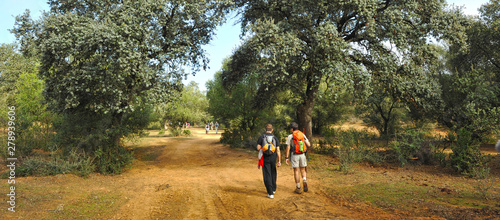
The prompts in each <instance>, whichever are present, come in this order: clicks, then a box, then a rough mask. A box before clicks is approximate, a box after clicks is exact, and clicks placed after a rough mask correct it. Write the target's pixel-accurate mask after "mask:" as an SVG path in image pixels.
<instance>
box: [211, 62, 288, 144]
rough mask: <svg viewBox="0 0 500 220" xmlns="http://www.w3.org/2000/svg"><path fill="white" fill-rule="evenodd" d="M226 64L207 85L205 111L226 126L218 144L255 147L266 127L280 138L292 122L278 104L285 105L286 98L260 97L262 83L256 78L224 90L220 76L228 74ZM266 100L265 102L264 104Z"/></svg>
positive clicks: (284, 107)
mask: <svg viewBox="0 0 500 220" xmlns="http://www.w3.org/2000/svg"><path fill="white" fill-rule="evenodd" d="M228 62H229V60H226V61H225V64H224V66H223V69H222V71H219V72H217V73H216V74H215V79H214V80H213V81H209V82H208V83H207V88H208V91H207V98H208V100H210V101H209V108H208V111H209V113H210V114H211V115H213V116H214V117H215V118H216V119H221V120H219V122H221V123H224V124H225V125H226V130H225V131H224V133H222V137H221V142H222V143H225V144H228V145H230V146H232V147H255V145H256V143H254V142H255V141H256V140H257V138H258V137H259V136H260V134H262V133H263V128H264V126H265V125H266V124H268V123H271V124H273V127H274V135H275V136H277V137H278V138H282V137H283V135H284V134H283V132H281V131H283V128H285V127H286V126H287V121H288V122H290V121H291V119H290V117H289V114H290V112H289V109H288V107H287V105H286V104H281V103H285V100H286V99H287V97H288V96H287V94H278V95H276V96H273V97H266V95H265V94H260V93H259V88H260V87H261V82H260V81H259V79H258V76H257V75H249V76H248V77H247V78H246V79H245V80H244V81H243V82H239V83H237V84H235V85H233V86H232V87H225V86H224V85H223V81H224V78H223V75H224V74H223V73H224V71H228V69H227V68H228V66H227V64H228ZM255 97H261V98H259V99H256V98H255ZM266 98H267V99H268V100H264V99H266ZM272 103H275V104H272ZM285 137H286V136H285ZM252 145H253V146H252Z"/></svg>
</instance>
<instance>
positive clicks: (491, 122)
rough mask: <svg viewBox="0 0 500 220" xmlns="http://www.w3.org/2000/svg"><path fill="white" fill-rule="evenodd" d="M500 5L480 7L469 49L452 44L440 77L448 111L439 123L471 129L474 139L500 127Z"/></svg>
mask: <svg viewBox="0 0 500 220" xmlns="http://www.w3.org/2000/svg"><path fill="white" fill-rule="evenodd" d="M498 8H500V3H499V2H498V1H491V2H489V3H487V4H485V5H483V6H482V7H481V10H480V12H481V16H480V18H481V19H479V20H478V19H471V21H470V25H469V26H467V30H466V33H467V35H468V38H467V45H468V46H469V48H468V50H467V51H463V50H461V49H460V48H461V47H462V45H459V44H452V45H451V46H450V55H449V60H448V69H449V74H443V75H442V76H441V77H440V81H441V84H442V85H443V99H444V101H445V111H444V114H443V117H442V118H441V120H440V122H441V123H443V124H444V125H446V126H447V127H449V128H451V129H452V130H454V131H455V132H456V133H459V130H460V129H462V128H463V129H467V130H469V131H470V132H472V134H473V136H472V138H473V139H475V140H485V139H487V138H488V136H489V135H491V134H494V133H498V130H499V129H500V63H498V60H500V54H499V53H498V50H497V49H496V48H498V47H499V46H500V45H499V44H500V43H499V41H498V40H497V39H499V38H500V32H499V31H498V29H499V28H500V17H498V11H495V10H496V9H498Z"/></svg>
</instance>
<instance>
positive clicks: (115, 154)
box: [94, 146, 134, 174]
mask: <svg viewBox="0 0 500 220" xmlns="http://www.w3.org/2000/svg"><path fill="white" fill-rule="evenodd" d="M94 156H95V163H94V164H95V166H96V170H97V171H98V172H99V173H102V174H120V173H122V172H123V169H124V168H126V167H127V166H129V165H130V164H131V162H132V160H133V159H134V158H133V156H132V154H131V153H130V152H129V151H127V150H126V149H125V148H124V147H122V146H116V147H113V148H104V147H100V148H98V149H97V150H96V151H94Z"/></svg>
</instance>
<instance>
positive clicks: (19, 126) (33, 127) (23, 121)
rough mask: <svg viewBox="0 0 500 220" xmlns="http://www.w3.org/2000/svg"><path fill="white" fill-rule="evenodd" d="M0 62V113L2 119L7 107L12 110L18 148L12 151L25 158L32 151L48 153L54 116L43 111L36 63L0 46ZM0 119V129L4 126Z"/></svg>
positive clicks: (10, 48)
mask: <svg viewBox="0 0 500 220" xmlns="http://www.w3.org/2000/svg"><path fill="white" fill-rule="evenodd" d="M0 59H1V60H0V62H1V63H2V65H0V81H2V82H3V83H2V84H0V92H1V93H2V98H0V105H2V106H4V107H2V108H1V110H0V113H1V114H2V115H3V116H6V115H7V112H6V110H8V108H7V107H11V106H13V107H14V108H15V110H14V112H15V115H14V116H15V120H14V123H15V125H14V126H13V127H15V133H16V142H15V143H16V145H18V146H21V147H17V148H16V156H18V157H24V156H29V155H30V154H31V152H32V150H33V149H44V150H50V149H49V148H51V147H52V142H51V139H52V138H53V136H54V130H53V129H52V127H51V123H52V121H53V120H55V119H56V118H57V115H55V114H54V113H53V112H50V111H47V110H46V108H47V105H46V104H44V102H45V99H44V98H43V95H42V91H43V88H44V82H43V81H42V80H41V79H39V77H38V76H37V72H38V63H37V62H36V61H35V59H33V58H27V57H24V56H22V55H20V54H18V53H17V52H16V51H15V48H14V47H13V46H10V45H1V46H0ZM3 116H2V117H0V118H1V119H0V127H6V125H7V124H6V122H7V121H5V120H6V117H3ZM6 152H7V151H5V153H6ZM3 153H4V152H2V154H3ZM5 156H6V155H5Z"/></svg>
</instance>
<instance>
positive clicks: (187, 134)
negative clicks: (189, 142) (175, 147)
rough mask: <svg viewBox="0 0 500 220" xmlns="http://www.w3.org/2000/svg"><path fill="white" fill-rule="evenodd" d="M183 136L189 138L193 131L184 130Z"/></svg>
mask: <svg viewBox="0 0 500 220" xmlns="http://www.w3.org/2000/svg"><path fill="white" fill-rule="evenodd" d="M182 135H184V136H187V137H189V136H191V131H190V130H182Z"/></svg>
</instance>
